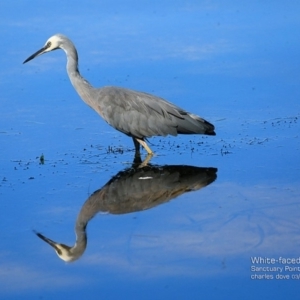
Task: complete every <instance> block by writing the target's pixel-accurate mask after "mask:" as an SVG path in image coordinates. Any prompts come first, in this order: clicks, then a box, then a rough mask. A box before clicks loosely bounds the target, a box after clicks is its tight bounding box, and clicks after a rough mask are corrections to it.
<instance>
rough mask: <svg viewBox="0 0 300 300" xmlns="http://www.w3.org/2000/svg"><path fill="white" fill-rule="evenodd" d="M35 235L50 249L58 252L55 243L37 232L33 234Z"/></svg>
mask: <svg viewBox="0 0 300 300" xmlns="http://www.w3.org/2000/svg"><path fill="white" fill-rule="evenodd" d="M35 234H36V235H37V236H38V237H39V238H40V239H42V240H43V241H44V242H46V243H47V244H49V245H50V246H51V247H53V248H54V249H55V250H56V251H59V252H60V249H59V247H57V243H55V242H54V241H52V240H50V239H48V238H46V237H45V236H43V235H42V234H40V233H39V232H35Z"/></svg>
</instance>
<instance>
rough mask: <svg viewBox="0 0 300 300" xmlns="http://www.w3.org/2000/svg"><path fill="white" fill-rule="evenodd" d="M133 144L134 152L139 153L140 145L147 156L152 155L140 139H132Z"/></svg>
mask: <svg viewBox="0 0 300 300" xmlns="http://www.w3.org/2000/svg"><path fill="white" fill-rule="evenodd" d="M133 142H134V146H135V152H136V153H137V152H139V151H140V145H142V146H143V147H144V148H145V149H146V151H147V153H148V154H150V155H153V152H152V150H151V149H150V148H149V146H148V145H147V143H146V142H145V141H143V140H141V139H138V138H133Z"/></svg>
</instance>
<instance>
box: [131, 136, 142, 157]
mask: <svg viewBox="0 0 300 300" xmlns="http://www.w3.org/2000/svg"><path fill="white" fill-rule="evenodd" d="M132 139H133V143H134V147H135V156H141V153H140V143H139V142H138V141H137V140H136V139H135V138H134V137H133V138H132Z"/></svg>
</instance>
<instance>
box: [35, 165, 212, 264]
mask: <svg viewBox="0 0 300 300" xmlns="http://www.w3.org/2000/svg"><path fill="white" fill-rule="evenodd" d="M216 173H217V169H216V168H202V167H195V166H185V165H163V166H159V165H147V166H144V167H142V168H141V167H140V165H139V164H135V163H134V164H133V166H132V167H130V168H126V169H124V170H123V171H120V172H119V173H117V174H116V175H115V176H113V177H112V178H111V179H110V180H109V181H108V182H107V183H106V184H105V185H104V186H103V187H102V188H101V189H99V190H97V191H95V192H94V193H93V194H92V195H91V196H90V197H89V198H88V199H87V200H86V202H85V203H84V204H83V206H82V208H81V210H80V212H79V215H78V217H77V220H76V225H75V233H76V242H75V244H74V246H72V247H69V246H67V245H64V244H61V243H56V242H54V241H52V240H50V239H49V238H47V237H45V236H44V235H42V234H41V233H38V232H36V234H37V236H38V237H39V238H41V239H42V240H44V241H45V242H46V243H48V244H49V245H50V246H52V247H53V248H54V249H55V251H56V253H57V255H58V256H59V258H61V259H62V260H64V261H67V262H73V261H75V260H77V259H79V258H80V257H81V256H82V255H83V253H84V251H85V249H86V247H87V234H86V227H87V224H88V222H89V221H90V220H91V219H92V218H93V217H94V216H95V215H96V214H97V213H99V212H107V213H111V214H127V213H131V212H137V211H142V210H146V209H150V208H153V207H155V206H158V205H160V204H163V203H165V202H168V201H170V200H171V199H173V198H176V197H178V196H180V195H182V194H184V193H186V192H189V191H196V190H199V189H201V188H203V187H205V186H207V185H209V184H211V183H212V182H214V181H215V180H216V178H217V174H216Z"/></svg>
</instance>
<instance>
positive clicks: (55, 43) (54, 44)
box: [23, 34, 69, 64]
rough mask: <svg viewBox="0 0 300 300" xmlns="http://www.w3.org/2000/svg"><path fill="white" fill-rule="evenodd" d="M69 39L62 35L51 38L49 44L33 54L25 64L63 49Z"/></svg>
mask: <svg viewBox="0 0 300 300" xmlns="http://www.w3.org/2000/svg"><path fill="white" fill-rule="evenodd" d="M68 40H69V39H68V38H67V37H65V36H64V35H62V34H56V35H53V36H51V37H50V38H49V39H48V40H47V42H46V43H45V45H44V47H43V48H41V49H40V50H38V51H37V52H35V53H34V54H32V55H31V56H29V57H28V58H27V59H26V60H25V61H24V62H23V64H25V63H27V62H28V61H30V60H32V59H34V58H35V57H37V56H39V55H42V54H44V53H47V52H50V51H53V50H56V49H59V48H61V49H63V44H64V42H65V41H68Z"/></svg>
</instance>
